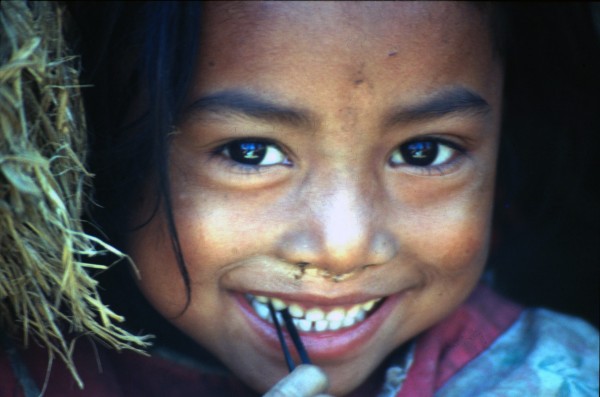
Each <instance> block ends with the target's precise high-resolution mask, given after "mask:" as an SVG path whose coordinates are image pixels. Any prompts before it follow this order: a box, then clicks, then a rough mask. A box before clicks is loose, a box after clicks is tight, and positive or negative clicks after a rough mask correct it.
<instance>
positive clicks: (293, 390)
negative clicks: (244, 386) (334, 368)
mask: <svg viewBox="0 0 600 397" xmlns="http://www.w3.org/2000/svg"><path fill="white" fill-rule="evenodd" d="M328 385H329V382H328V380H327V375H325V372H323V370H321V369H320V368H319V367H316V366H314V365H306V364H303V365H299V366H298V367H296V368H295V369H294V370H293V371H292V373H290V374H289V375H287V376H286V377H285V378H283V379H281V380H280V381H279V382H278V383H277V384H276V385H275V386H273V388H272V389H271V390H269V391H268V392H267V394H265V395H264V396H263V397H316V396H317V395H318V396H319V397H326V396H325V395H324V394H320V393H322V392H324V391H325V390H326V389H327V386H328Z"/></svg>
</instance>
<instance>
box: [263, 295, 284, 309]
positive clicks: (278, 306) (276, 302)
mask: <svg viewBox="0 0 600 397" xmlns="http://www.w3.org/2000/svg"><path fill="white" fill-rule="evenodd" d="M268 299H269V298H267V301H268ZM264 303H267V302H264ZM271 304H273V309H275V310H283V309H285V308H286V307H287V305H286V304H285V303H283V301H282V300H281V299H277V298H271Z"/></svg>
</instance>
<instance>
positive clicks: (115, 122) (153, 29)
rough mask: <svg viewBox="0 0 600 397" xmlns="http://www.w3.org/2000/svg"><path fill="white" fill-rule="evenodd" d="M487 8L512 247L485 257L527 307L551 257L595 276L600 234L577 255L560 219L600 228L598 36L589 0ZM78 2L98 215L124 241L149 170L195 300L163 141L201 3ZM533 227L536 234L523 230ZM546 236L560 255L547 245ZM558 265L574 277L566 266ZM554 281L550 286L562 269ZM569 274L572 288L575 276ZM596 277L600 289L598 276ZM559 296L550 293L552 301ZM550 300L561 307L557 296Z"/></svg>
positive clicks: (503, 204)
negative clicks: (501, 83)
mask: <svg viewBox="0 0 600 397" xmlns="http://www.w3.org/2000/svg"><path fill="white" fill-rule="evenodd" d="M484 9H486V10H489V11H490V16H491V23H492V26H491V28H492V34H493V37H494V40H495V44H496V46H497V48H498V50H499V52H500V53H501V55H504V56H503V58H505V60H506V100H505V118H504V125H503V136H502V148H501V161H500V172H499V176H498V185H499V188H498V200H497V207H496V212H495V216H496V219H495V221H496V225H497V230H498V236H499V244H495V246H498V247H507V246H508V247H512V248H511V249H509V250H505V249H494V250H493V252H492V257H491V259H490V262H491V263H492V265H493V267H494V268H495V269H496V272H497V276H496V283H497V285H498V287H499V288H500V289H501V290H502V291H504V292H506V293H508V294H509V295H512V296H513V297H517V298H523V297H525V299H524V300H525V301H526V303H534V304H544V303H547V302H548V301H541V302H540V301H532V300H531V299H529V300H528V299H527V298H528V297H529V295H527V291H529V290H530V289H531V288H530V285H531V284H532V277H533V274H538V273H535V272H539V271H540V270H543V269H540V267H544V266H545V265H547V263H548V261H549V259H551V258H560V259H565V258H569V259H572V256H571V255H572V254H573V253H574V252H577V254H578V255H581V256H580V257H579V258H578V259H576V260H575V262H576V263H574V264H573V268H575V267H577V268H578V269H584V270H581V271H583V272H590V271H591V272H592V274H591V276H590V277H589V278H586V279H591V280H596V279H597V270H596V267H595V265H593V266H594V267H593V268H592V265H590V263H597V261H593V259H594V258H593V257H592V256H593V254H592V252H593V253H596V252H597V249H595V248H594V249H593V250H592V249H591V248H592V247H593V245H592V244H591V243H593V241H591V242H590V240H588V241H587V242H583V245H582V246H583V247H584V250H586V252H585V253H583V254H582V253H581V252H579V251H578V250H576V249H575V248H576V246H580V245H579V244H581V243H582V242H581V241H580V239H579V237H580V236H578V235H576V234H574V233H572V232H570V233H569V234H570V235H569V236H567V241H568V242H569V245H568V246H569V247H570V249H569V252H566V251H564V250H561V249H560V248H559V246H558V245H557V244H556V243H557V241H558V240H561V239H565V234H564V233H562V232H561V231H562V230H563V229H560V228H564V227H569V230H570V231H571V230H574V229H575V228H579V229H580V230H587V232H585V233H589V236H592V235H594V233H595V225H597V218H598V217H597V215H598V214H597V207H596V204H594V203H595V202H597V200H596V201H594V200H592V199H593V197H592V194H591V186H590V185H589V184H590V181H591V180H592V179H591V178H590V173H591V170H590V168H586V167H591V164H592V161H593V159H592V158H591V157H590V156H591V153H592V152H591V150H592V147H591V145H590V144H589V143H588V141H587V140H588V139H589V137H590V136H591V135H592V132H593V131H596V132H597V131H599V130H600V129H599V128H598V127H599V123H598V116H597V115H598V113H600V112H598V107H597V97H596V96H597V95H598V92H600V90H598V78H597V76H596V75H597V73H598V70H600V68H599V67H598V66H599V65H600V62H599V60H598V41H597V40H596V36H595V33H594V28H593V26H594V25H593V22H592V19H591V16H590V15H591V13H590V12H589V8H588V5H587V4H574V5H573V4H569V5H566V4H544V5H540V4H536V5H517V4H511V5H508V6H501V5H498V4H492V5H491V7H490V6H486V8H484ZM70 10H71V11H72V14H73V16H74V21H75V24H76V29H75V31H77V30H79V33H78V36H79V37H80V38H81V39H80V43H81V45H80V51H81V54H82V65H83V82H84V83H89V84H93V87H92V88H87V89H85V90H84V95H85V103H86V109H87V116H88V121H89V126H90V132H91V135H90V139H91V141H90V144H91V146H90V147H91V158H90V167H91V169H92V172H93V173H94V174H95V175H96V177H95V182H94V198H95V199H96V200H97V202H98V204H99V205H100V206H98V207H94V208H93V212H92V214H91V217H92V218H93V219H92V221H93V222H94V223H96V224H98V225H99V226H100V229H101V230H102V231H103V232H104V233H106V234H107V235H108V236H109V237H110V241H111V242H112V243H113V244H115V245H116V246H118V247H120V248H124V247H125V243H126V240H127V235H128V233H129V232H130V231H131V230H126V229H125V228H124V227H123V224H124V223H126V224H128V225H131V223H130V222H129V214H130V212H131V211H130V210H131V208H133V207H135V205H136V201H137V200H138V199H139V197H138V193H137V192H139V191H141V190H142V184H143V183H144V182H146V181H147V180H149V179H154V180H157V181H159V182H158V184H157V186H155V187H154V188H155V189H156V200H157V201H156V203H155V208H156V209H158V208H159V206H160V205H161V204H162V206H163V208H164V209H165V210H166V221H167V225H168V227H169V232H170V237H171V242H172V246H173V250H174V253H175V255H176V259H177V263H178V265H179V270H180V272H181V275H182V277H183V279H184V282H185V286H186V290H187V296H188V303H189V298H190V294H191V290H190V285H189V278H188V273H187V270H186V266H185V261H184V258H183V255H182V253H181V250H180V247H179V242H178V238H177V230H176V228H175V224H174V220H173V214H172V209H171V198H170V195H169V175H168V172H167V170H168V167H167V163H168V151H167V148H168V139H169V138H168V134H169V132H171V130H172V128H173V126H174V125H175V124H176V122H177V117H178V115H179V113H180V112H181V110H182V106H183V102H182V101H183V100H184V98H185V97H186V94H187V88H188V87H189V81H190V78H191V76H192V72H193V70H194V65H195V59H196V57H197V51H198V45H199V43H198V40H199V39H198V37H199V33H200V14H201V7H200V5H198V4H197V3H188V2H156V3H155V2H147V3H135V2H132V3H129V2H110V3H94V4H92V5H87V4H86V5H83V4H78V5H77V4H76V5H70ZM575 98H577V99H575ZM132 115H134V116H135V117H132ZM539 151H544V153H539ZM549 158H552V159H557V160H559V161H557V162H556V163H554V162H549V161H548V160H549ZM573 159H575V160H573ZM594 168H595V167H594ZM151 177H154V178H151ZM565 186H567V187H568V188H567V189H565V188H564V187H565ZM588 200H589V201H588ZM557 211H558V212H559V214H557ZM590 211H591V212H592V213H590ZM548 216H550V217H552V219H551V221H549V220H548V219H549V218H548ZM560 216H562V218H560ZM569 217H573V219H571V218H569ZM551 224H552V225H558V227H559V229H556V227H555V228H550V225H551ZM133 226H141V225H133ZM531 235H533V236H535V237H533V238H531V237H526V236H531ZM542 235H544V236H545V237H540V236H542ZM574 236H577V237H574ZM548 245H551V248H552V249H553V250H552V252H553V253H554V256H552V255H550V254H549V255H545V253H544V252H543V250H542V249H545V248H546V247H547V246H548ZM514 247H517V248H514ZM557 248H558V249H557ZM571 249H572V251H571ZM506 252H509V253H512V256H509V255H508V254H506ZM515 253H519V255H515ZM556 253H558V254H556ZM588 256H589V257H588ZM556 260H558V259H555V261H556ZM588 261H589V263H588ZM536 263H537V264H536ZM527 269H529V270H527ZM531 269H533V270H531ZM552 269H553V270H552V271H553V272H555V273H556V274H558V275H564V274H565V268H564V266H563V264H562V263H560V265H559V266H558V265H557V266H553V267H552ZM528 272H531V273H528ZM594 274H595V275H596V277H593V276H594ZM558 277H559V278H558V280H560V276H558ZM516 280H517V282H515V281H516ZM535 280H536V281H538V282H539V279H535ZM548 280H553V281H550V284H552V283H553V282H555V280H557V278H556V277H554V278H549V279H548ZM570 281H571V283H572V284H573V285H577V283H578V281H579V279H576V280H570ZM538 285H539V284H538ZM588 285H590V287H589V288H591V289H592V293H593V294H595V295H596V296H597V285H596V283H595V281H594V282H592V283H588ZM517 286H518V287H517ZM537 292H539V291H536V296H537ZM553 292H554V291H552V294H547V295H546V296H545V298H542V299H548V298H551V297H552V295H553ZM530 296H531V297H532V296H533V295H530ZM571 296H576V298H575V299H574V300H572V301H571V302H570V304H572V305H573V306H576V305H579V302H580V301H582V300H583V298H584V297H583V296H581V295H579V294H575V295H571ZM588 299H589V296H585V301H586V304H585V305H579V309H581V308H582V307H586V308H588V309H586V310H587V311H582V310H573V309H574V308H573V307H568V308H566V310H567V311H572V312H573V311H574V312H576V313H577V314H580V315H584V316H586V317H587V318H588V319H591V320H592V321H594V322H596V323H597V312H598V308H597V304H596V303H594V304H596V306H595V307H592V306H591V305H590V303H589V302H588ZM521 300H523V299H521ZM593 301H594V302H597V299H593ZM550 302H551V304H550V305H552V306H554V307H558V308H560V309H564V307H562V306H560V305H558V304H557V303H559V302H556V301H552V300H550ZM590 308H591V309H590ZM184 310H185V308H184Z"/></svg>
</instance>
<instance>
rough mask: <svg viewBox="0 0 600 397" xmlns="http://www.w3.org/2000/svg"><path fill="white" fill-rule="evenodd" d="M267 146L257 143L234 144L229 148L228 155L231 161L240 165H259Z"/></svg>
mask: <svg viewBox="0 0 600 397" xmlns="http://www.w3.org/2000/svg"><path fill="white" fill-rule="evenodd" d="M266 149H267V145H265V144H263V143H259V142H236V143H232V144H231V145H230V146H229V155H230V156H231V159H232V160H233V161H236V162H238V163H242V164H251V165H255V164H260V162H261V161H262V160H263V159H264V157H265V153H266Z"/></svg>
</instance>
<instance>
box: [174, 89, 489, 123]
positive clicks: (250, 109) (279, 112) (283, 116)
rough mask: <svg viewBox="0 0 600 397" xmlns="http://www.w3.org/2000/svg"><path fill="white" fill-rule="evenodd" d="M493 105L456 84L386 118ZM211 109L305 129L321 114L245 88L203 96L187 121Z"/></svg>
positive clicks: (424, 117)
mask: <svg viewBox="0 0 600 397" xmlns="http://www.w3.org/2000/svg"><path fill="white" fill-rule="evenodd" d="M491 110H492V108H491V106H490V104H489V103H488V102H487V101H486V100H485V99H483V97H481V96H480V95H479V94H477V93H475V92H473V91H471V90H469V89H467V88H464V87H454V88H451V89H448V90H444V91H441V92H439V93H436V94H434V95H433V96H432V97H430V98H428V99H426V100H425V101H423V102H420V103H417V104H414V105H410V106H405V105H401V106H398V107H396V108H394V109H392V111H391V112H390V113H389V116H388V117H387V118H386V123H385V124H386V125H387V126H388V127H391V126H394V125H398V124H406V123H410V122H415V121H420V122H424V121H432V120H435V119H439V118H443V117H450V116H457V115H461V116H471V117H485V116H487V115H489V114H490V113H491ZM206 112H209V113H213V114H217V115H240V116H243V117H249V118H253V119H257V120H262V121H268V122H271V123H276V124H282V125H289V126H292V127H296V128H301V129H309V128H310V129H314V126H315V125H316V124H317V117H316V116H315V115H314V114H313V113H311V112H310V111H308V110H304V109H298V108H294V107H290V106H286V105H281V104H278V103H275V102H272V101H270V100H268V99H265V98H262V97H260V96H258V95H255V94H251V93H247V92H245V91H242V90H225V91H219V92H216V93H213V94H209V95H206V96H202V97H200V98H198V99H196V100H195V101H194V102H192V104H191V105H189V106H188V107H187V108H186V109H185V110H184V112H183V120H188V119H190V118H194V117H200V118H202V116H203V114H204V113H206Z"/></svg>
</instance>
